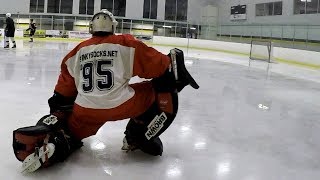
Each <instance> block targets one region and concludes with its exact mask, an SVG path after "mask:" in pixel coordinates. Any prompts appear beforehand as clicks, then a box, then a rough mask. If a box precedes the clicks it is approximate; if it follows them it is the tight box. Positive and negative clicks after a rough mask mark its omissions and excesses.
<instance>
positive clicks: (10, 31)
mask: <svg viewBox="0 0 320 180" xmlns="http://www.w3.org/2000/svg"><path fill="white" fill-rule="evenodd" d="M15 31H16V28H15V25H14V21H13V19H12V18H11V14H10V13H7V14H6V27H5V29H4V32H5V44H4V48H9V45H10V43H9V39H10V40H11V42H12V43H13V46H12V48H16V47H17V46H16V41H15V40H14V33H15Z"/></svg>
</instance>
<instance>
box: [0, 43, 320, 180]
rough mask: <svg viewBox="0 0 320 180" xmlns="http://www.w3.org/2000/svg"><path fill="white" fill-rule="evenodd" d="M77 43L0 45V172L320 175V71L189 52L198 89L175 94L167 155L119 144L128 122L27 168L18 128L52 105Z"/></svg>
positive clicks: (236, 177)
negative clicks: (48, 163) (16, 140)
mask: <svg viewBox="0 0 320 180" xmlns="http://www.w3.org/2000/svg"><path fill="white" fill-rule="evenodd" d="M76 44H77V43H75V42H72V43H61V42H44V41H41V42H35V43H33V44H29V43H28V42H26V41H25V42H23V41H18V48H17V49H16V50H13V49H10V50H4V49H2V48H1V49H0V55H1V58H0V83H1V88H0V94H1V96H0V114H1V124H2V125H1V127H0V137H1V145H0V152H1V153H0V159H1V163H0V179H1V180H22V179H33V180H34V179H39V180H43V179H52V180H88V179H90V180H102V179H103V180H107V179H115V180H170V179H176V180H209V179H210V180H302V179H303V180H319V179H320V171H319V170H320V153H319V152H320V138H319V137H320V122H319V121H320V119H319V117H320V84H319V81H320V72H319V71H316V70H308V69H302V68H297V67H292V66H288V65H283V64H271V65H267V64H266V63H265V62H255V61H253V62H251V64H250V66H248V65H249V63H248V57H245V56H236V55H230V54H223V53H218V52H205V51H192V50H188V52H186V50H185V52H186V56H188V57H187V58H186V65H187V68H188V69H189V70H190V72H191V74H192V75H193V76H194V78H195V79H196V80H197V81H198V83H199V85H200V89H199V90H197V91H196V90H193V89H191V88H190V87H187V88H185V89H184V90H183V92H182V93H181V94H179V97H180V99H179V100H180V109H179V112H178V115H177V117H176V120H175V121H174V123H173V124H172V126H171V127H170V128H169V129H168V130H167V131H166V132H165V133H164V134H163V135H162V136H161V138H162V141H163V144H164V153H163V156H162V157H150V156H148V155H145V154H143V153H141V152H139V151H136V152H131V153H128V154H127V153H125V152H122V151H121V150H120V148H121V146H122V138H123V135H124V134H123V132H124V128H125V125H126V123H127V121H126V120H124V121H118V122H110V123H107V124H105V126H103V127H102V128H101V129H100V131H99V132H98V134H97V135H95V136H93V137H90V138H88V139H85V140H84V143H85V146H84V147H83V148H82V149H81V150H79V151H77V152H76V153H74V154H72V156H71V157H70V158H69V159H68V160H66V162H64V163H60V164H57V165H55V166H53V167H51V168H49V169H43V170H40V171H37V172H36V173H33V174H27V175H24V174H21V173H20V171H21V168H20V166H21V163H20V162H19V161H18V160H16V158H15V156H14V153H13V150H12V131H13V130H14V129H16V128H19V127H23V126H29V125H34V124H35V123H36V122H37V121H38V119H39V118H40V117H42V116H43V115H45V114H47V113H48V111H49V108H48V105H47V99H48V98H49V97H51V95H52V93H53V89H54V85H55V83H56V80H57V77H58V74H59V67H60V61H61V60H62V58H63V57H64V55H66V54H67V52H68V51H69V50H71V49H72V48H73V47H74V46H75V45H76ZM156 48H157V49H159V50H160V51H162V52H164V53H167V52H168V51H169V49H170V47H156ZM136 80H137V79H136ZM133 82H134V81H133Z"/></svg>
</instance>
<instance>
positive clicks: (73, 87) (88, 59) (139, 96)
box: [55, 35, 170, 139]
mask: <svg viewBox="0 0 320 180" xmlns="http://www.w3.org/2000/svg"><path fill="white" fill-rule="evenodd" d="M169 64H170V58H169V57H168V56H166V55H164V54H162V53H160V52H158V51H157V50H155V49H153V48H151V47H148V46H147V45H145V44H144V43H142V42H141V41H138V40H135V38H134V37H133V36H131V35H110V36H103V37H100V36H93V37H92V38H91V39H89V40H86V41H84V42H81V43H80V44H79V45H77V46H76V47H75V48H74V49H73V50H72V51H71V52H70V53H69V54H68V55H67V56H66V57H65V58H64V59H63V61H62V64H61V74H60V76H59V79H58V83H57V85H56V87H55V91H56V92H58V93H60V94H61V95H63V96H65V97H76V100H75V105H74V108H73V112H72V115H71V116H70V118H69V119H68V124H69V128H70V130H71V131H72V132H73V134H74V135H75V136H76V137H77V138H80V139H83V138H86V137H89V136H91V135H94V134H95V133H96V132H97V131H98V129H99V128H100V127H101V126H102V125H103V124H104V123H105V122H107V121H116V120H122V119H126V118H132V117H136V116H138V115H140V114H142V113H144V112H145V111H146V110H147V109H148V108H149V107H150V106H151V104H152V103H153V102H154V101H155V92H154V89H153V88H152V84H151V82H149V81H147V82H142V83H137V84H132V85H129V80H130V79H131V77H133V76H139V77H141V78H155V77H159V76H160V75H162V74H163V73H164V72H165V70H166V69H167V68H168V67H169Z"/></svg>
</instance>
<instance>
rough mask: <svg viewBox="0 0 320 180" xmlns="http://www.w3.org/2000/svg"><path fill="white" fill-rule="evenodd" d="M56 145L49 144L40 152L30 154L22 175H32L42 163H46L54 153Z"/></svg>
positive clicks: (23, 165)
mask: <svg viewBox="0 0 320 180" xmlns="http://www.w3.org/2000/svg"><path fill="white" fill-rule="evenodd" d="M54 151H55V145H54V144H52V143H48V144H46V145H44V146H42V147H41V148H39V151H38V152H34V153H32V154H30V155H29V156H28V157H27V158H26V159H25V160H24V161H23V164H22V173H27V172H28V173H31V172H34V171H36V170H37V169H39V168H40V167H41V165H42V164H41V162H42V163H44V162H46V161H47V160H48V159H49V158H50V157H51V156H52V155H53V153H54Z"/></svg>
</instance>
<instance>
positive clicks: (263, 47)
mask: <svg viewBox="0 0 320 180" xmlns="http://www.w3.org/2000/svg"><path fill="white" fill-rule="evenodd" d="M272 49H273V45H272V42H271V41H268V40H252V41H251V48H250V59H251V60H261V61H267V62H268V63H271V59H272Z"/></svg>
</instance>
